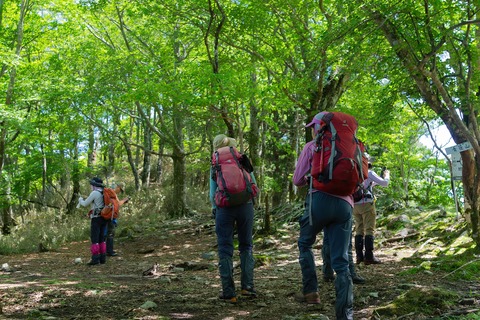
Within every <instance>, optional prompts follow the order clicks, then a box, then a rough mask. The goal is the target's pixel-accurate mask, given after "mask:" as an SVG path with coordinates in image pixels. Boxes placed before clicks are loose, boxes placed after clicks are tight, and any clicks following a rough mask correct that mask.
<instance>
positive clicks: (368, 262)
mask: <svg viewBox="0 0 480 320" xmlns="http://www.w3.org/2000/svg"><path fill="white" fill-rule="evenodd" d="M363 263H365V265H369V264H381V263H382V261H380V260H378V259H377V258H375V257H372V258H371V259H365V260H364V261H363Z"/></svg>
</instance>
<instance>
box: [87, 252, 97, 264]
mask: <svg viewBox="0 0 480 320" xmlns="http://www.w3.org/2000/svg"><path fill="white" fill-rule="evenodd" d="M97 264H100V255H98V254H95V255H92V260H90V261H89V262H88V263H87V265H89V266H94V265H97Z"/></svg>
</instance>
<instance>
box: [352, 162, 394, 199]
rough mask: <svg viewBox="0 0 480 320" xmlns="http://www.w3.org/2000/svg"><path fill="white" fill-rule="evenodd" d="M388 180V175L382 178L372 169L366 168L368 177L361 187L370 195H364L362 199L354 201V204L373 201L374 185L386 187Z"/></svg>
mask: <svg viewBox="0 0 480 320" xmlns="http://www.w3.org/2000/svg"><path fill="white" fill-rule="evenodd" d="M389 182H390V177H388V178H385V179H383V178H382V177H380V176H379V175H378V174H376V173H375V172H374V171H373V170H368V178H367V179H365V180H364V181H363V187H364V188H365V189H366V190H367V194H370V195H371V197H364V198H363V199H362V200H360V201H357V202H355V204H363V203H371V202H373V201H374V197H373V187H374V186H376V185H379V186H382V187H386V186H388V183H389Z"/></svg>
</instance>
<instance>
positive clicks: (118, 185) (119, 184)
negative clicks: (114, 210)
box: [117, 182, 125, 192]
mask: <svg viewBox="0 0 480 320" xmlns="http://www.w3.org/2000/svg"><path fill="white" fill-rule="evenodd" d="M117 187H119V188H120V191H122V192H124V191H125V183H123V182H119V183H117Z"/></svg>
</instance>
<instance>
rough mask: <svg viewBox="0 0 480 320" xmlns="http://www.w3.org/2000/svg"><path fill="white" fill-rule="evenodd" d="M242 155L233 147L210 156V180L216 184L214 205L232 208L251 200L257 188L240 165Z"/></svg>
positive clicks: (219, 150) (225, 148)
mask: <svg viewBox="0 0 480 320" xmlns="http://www.w3.org/2000/svg"><path fill="white" fill-rule="evenodd" d="M241 161H242V154H240V152H238V151H237V149H236V148H235V147H223V148H219V149H218V150H217V151H215V152H214V153H213V155H212V174H213V176H212V179H213V180H214V181H216V182H217V186H218V188H217V190H216V192H215V204H216V205H217V206H218V207H233V206H237V205H240V204H243V203H246V202H248V201H249V200H250V199H253V198H254V197H255V196H256V195H257V193H258V188H257V186H256V185H255V184H254V183H253V182H252V177H251V176H250V173H249V172H248V171H247V170H245V168H244V166H243V165H242V164H241Z"/></svg>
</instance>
